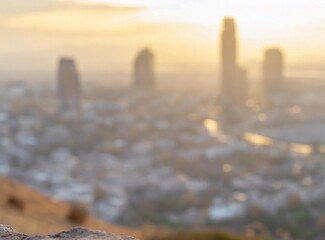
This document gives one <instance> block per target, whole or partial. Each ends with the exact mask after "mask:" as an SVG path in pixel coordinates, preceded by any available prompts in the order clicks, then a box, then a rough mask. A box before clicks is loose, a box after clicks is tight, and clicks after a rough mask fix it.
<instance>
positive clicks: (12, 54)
mask: <svg viewBox="0 0 325 240" xmlns="http://www.w3.org/2000/svg"><path fill="white" fill-rule="evenodd" d="M1 5H2V7H1V10H0V11H1V17H0V27H1V30H0V37H1V39H2V43H3V44H1V46H0V49H1V52H2V54H1V56H0V62H1V65H2V69H1V70H0V77H1V79H2V80H8V79H12V78H15V79H22V80H24V79H27V80H32V79H34V78H37V79H41V78H42V79H47V78H48V77H49V76H53V73H54V72H55V71H56V69H55V68H54V65H55V62H56V61H57V58H59V57H61V56H69V57H73V58H75V59H77V60H78V62H79V64H80V69H82V73H83V76H85V78H86V80H87V79H91V80H93V79H94V80H101V81H108V82H109V81H114V79H112V78H114V77H112V76H118V75H120V77H117V78H118V79H122V78H125V77H126V76H130V74H131V72H132V61H133V59H134V56H135V54H136V53H137V52H138V50H139V49H141V48H142V47H144V46H150V47H151V48H152V49H154V50H155V52H156V55H157V72H158V74H170V75H175V76H177V75H189V76H190V77H192V78H193V76H195V78H196V79H197V81H201V80H202V79H203V80H202V81H205V79H211V80H213V79H215V78H219V77H218V76H219V70H220V62H219V56H220V51H219V43H218V41H219V37H220V31H221V25H220V21H221V19H223V17H224V16H233V17H235V19H236V20H237V23H238V28H239V33H238V34H239V44H240V45H239V47H240V53H239V62H240V63H241V64H242V65H243V66H244V67H245V68H246V69H248V74H249V76H250V78H252V79H258V78H260V77H261V64H262V59H263V52H264V50H265V48H268V47H273V46H275V47H280V48H281V49H283V51H284V53H285V56H286V67H287V72H289V76H290V73H291V72H293V73H292V74H293V75H295V77H296V76H297V75H301V76H302V75H303V77H306V76H307V77H309V78H310V77H317V78H322V76H323V75H325V74H324V66H323V62H324V61H325V55H323V54H322V52H323V51H324V50H325V49H324V48H325V47H324V45H323V42H324V41H325V34H324V33H323V32H322V28H321V27H322V24H323V23H324V22H325V17H324V16H323V14H322V9H324V7H325V3H324V2H323V1H313V2H312V3H310V2H308V1H306V0H300V1H286V2H285V3H283V2H282V1H278V0H276V1H269V0H267V1H263V3H261V2H259V1H253V0H251V1H245V2H243V1H238V0H232V1H224V0H221V1H212V0H203V1H200V2H197V1H192V0H190V1H188V0H187V1H182V0H181V1H168V0H166V1H163V0H156V1H148V0H147V1H146V0H95V1H92V0H80V1H77V0H75V1H72V0H71V1H70V0H65V1H64V0H28V1H24V2H19V3H18V1H17V0H10V1H9V0H4V1H2V3H1ZM114 74H116V75H114ZM191 80H193V79H189V81H191ZM126 81H128V79H127V80H126Z"/></svg>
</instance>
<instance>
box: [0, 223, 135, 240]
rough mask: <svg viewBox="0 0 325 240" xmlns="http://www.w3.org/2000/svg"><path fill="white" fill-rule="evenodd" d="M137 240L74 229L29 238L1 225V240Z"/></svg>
mask: <svg viewBox="0 0 325 240" xmlns="http://www.w3.org/2000/svg"><path fill="white" fill-rule="evenodd" d="M61 239H62V240H79V239H80V240H136V239H135V238H133V237H127V236H122V235H121V236H117V235H113V234H109V233H104V232H91V231H89V230H87V229H85V228H74V229H73V230H71V231H67V232H61V233H57V234H53V235H48V236H27V235H24V234H21V233H18V232H16V231H14V230H13V229H12V228H10V227H8V226H6V225H0V240H61Z"/></svg>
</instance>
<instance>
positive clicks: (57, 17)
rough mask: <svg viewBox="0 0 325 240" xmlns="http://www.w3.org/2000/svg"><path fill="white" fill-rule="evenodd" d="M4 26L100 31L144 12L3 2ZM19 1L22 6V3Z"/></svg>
mask: <svg viewBox="0 0 325 240" xmlns="http://www.w3.org/2000/svg"><path fill="white" fill-rule="evenodd" d="M1 1H4V2H3V3H1V5H2V7H1V10H0V15H1V17H0V25H1V27H3V28H6V29H29V30H43V31H44V30H46V31H53V30H55V31H73V32H76V31H96V30H103V29H105V28H108V27H113V26H115V25H123V24H124V23H126V22H128V21H131V20H132V19H134V17H135V15H136V14H137V13H139V12H141V11H143V10H144V9H143V8H141V7H133V6H121V5H113V4H99V3H98V4H84V3H78V2H74V1H68V0H65V1H63V0H28V1H23V2H22V1H21V0H1ZM18 1H19V3H18Z"/></svg>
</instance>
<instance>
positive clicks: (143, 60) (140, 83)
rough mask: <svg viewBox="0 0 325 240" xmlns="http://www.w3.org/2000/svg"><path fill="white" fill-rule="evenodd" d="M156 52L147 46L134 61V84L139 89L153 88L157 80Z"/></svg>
mask: <svg viewBox="0 0 325 240" xmlns="http://www.w3.org/2000/svg"><path fill="white" fill-rule="evenodd" d="M154 61H155V59H154V54H153V53H152V52H151V51H150V50H149V49H148V48H145V49H143V50H141V51H140V52H139V54H138V55H137V56H136V59H135V62H134V85H135V87H136V88H139V89H153V88H154V87H155V85H156V82H155V81H156V80H155V70H154V65H155V62H154Z"/></svg>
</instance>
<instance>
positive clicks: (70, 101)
mask: <svg viewBox="0 0 325 240" xmlns="http://www.w3.org/2000/svg"><path fill="white" fill-rule="evenodd" d="M57 81H58V82H57V83H58V97H59V113H60V115H61V116H66V117H71V118H78V119H80V118H81V111H82V110H81V86H80V80H79V74H78V70H77V67H76V64H75V61H74V60H73V59H70V58H61V59H60V61H59V69H58V80H57Z"/></svg>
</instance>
